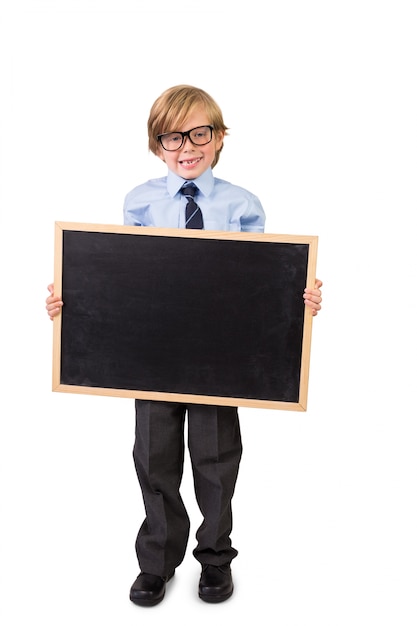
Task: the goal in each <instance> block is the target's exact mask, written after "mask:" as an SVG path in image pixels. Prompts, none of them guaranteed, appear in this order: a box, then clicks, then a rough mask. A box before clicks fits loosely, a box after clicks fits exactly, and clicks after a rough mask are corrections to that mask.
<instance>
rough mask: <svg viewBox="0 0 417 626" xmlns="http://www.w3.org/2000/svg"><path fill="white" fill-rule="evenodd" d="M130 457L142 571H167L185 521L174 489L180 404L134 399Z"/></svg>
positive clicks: (174, 563) (182, 541)
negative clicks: (139, 510) (138, 502)
mask: <svg viewBox="0 0 417 626" xmlns="http://www.w3.org/2000/svg"><path fill="white" fill-rule="evenodd" d="M135 408H136V433H135V435H136V436H135V444H134V449H133V458H134V462H135V469H136V473H137V476H138V480H139V483H140V486H141V489H142V496H143V501H144V505H145V511H146V518H145V520H144V521H143V523H142V525H141V527H140V529H139V533H138V536H137V540H136V553H137V557H138V561H139V566H140V569H141V571H142V572H147V573H149V574H155V575H157V576H163V577H164V576H167V575H169V574H170V573H171V572H172V571H173V570H174V569H175V568H176V567H178V565H179V564H180V563H181V562H182V560H183V558H184V554H185V550H186V546H187V541H188V536H189V530H190V522H189V518H188V514H187V512H186V510H185V507H184V503H183V501H182V498H181V495H180V492H179V488H180V484H181V479H182V474H183V466H184V419H185V407H184V405H180V404H175V403H169V402H153V401H144V400H136V402H135Z"/></svg>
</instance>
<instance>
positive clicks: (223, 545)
mask: <svg viewBox="0 0 417 626" xmlns="http://www.w3.org/2000/svg"><path fill="white" fill-rule="evenodd" d="M188 445H189V450H190V457H191V463H192V469H193V476H194V487H195V493H196V498H197V502H198V505H199V507H200V510H201V513H202V514H203V518H204V519H203V523H202V524H201V526H200V527H199V528H198V530H197V533H196V538H197V546H196V548H195V549H194V551H193V554H194V556H195V558H196V559H197V560H198V561H199V562H200V563H202V564H210V565H223V564H225V563H230V561H231V560H232V559H233V558H234V557H235V556H236V555H237V550H235V548H233V547H232V542H231V539H230V533H231V530H232V505H231V501H232V497H233V494H234V490H235V485H236V479H237V475H238V470H239V464H240V459H241V456H242V442H241V435H240V425H239V418H238V413H237V409H236V408H235V407H216V406H206V405H204V406H202V405H200V406H198V405H188Z"/></svg>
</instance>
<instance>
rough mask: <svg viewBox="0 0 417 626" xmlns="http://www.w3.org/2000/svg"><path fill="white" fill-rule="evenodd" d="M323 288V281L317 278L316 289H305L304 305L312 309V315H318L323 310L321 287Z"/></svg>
mask: <svg viewBox="0 0 417 626" xmlns="http://www.w3.org/2000/svg"><path fill="white" fill-rule="evenodd" d="M322 286H323V283H322V281H321V280H319V279H318V278H316V282H315V284H314V289H304V294H303V298H304V304H305V305H306V306H309V307H310V308H311V314H312V315H313V316H314V315H317V313H318V312H319V311H320V309H321V300H322V298H321V289H320V287H322Z"/></svg>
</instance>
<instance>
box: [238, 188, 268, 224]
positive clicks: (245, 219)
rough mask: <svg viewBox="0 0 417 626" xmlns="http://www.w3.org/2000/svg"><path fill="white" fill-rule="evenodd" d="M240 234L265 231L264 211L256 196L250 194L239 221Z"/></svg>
mask: <svg viewBox="0 0 417 626" xmlns="http://www.w3.org/2000/svg"><path fill="white" fill-rule="evenodd" d="M240 226H241V230H242V232H248V233H263V232H264V230H265V211H264V209H263V207H262V204H261V202H260V200H259V198H257V197H256V196H254V195H252V194H251V197H250V201H249V202H248V206H247V209H246V211H245V212H244V213H243V215H242V217H241V219H240Z"/></svg>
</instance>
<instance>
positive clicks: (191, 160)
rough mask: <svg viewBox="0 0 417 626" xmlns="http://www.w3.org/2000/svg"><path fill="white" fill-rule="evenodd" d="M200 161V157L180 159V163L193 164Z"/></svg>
mask: <svg viewBox="0 0 417 626" xmlns="http://www.w3.org/2000/svg"><path fill="white" fill-rule="evenodd" d="M200 161H201V157H200V158H198V159H187V160H185V159H183V160H182V161H180V163H181V165H195V164H196V163H199V162H200Z"/></svg>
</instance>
